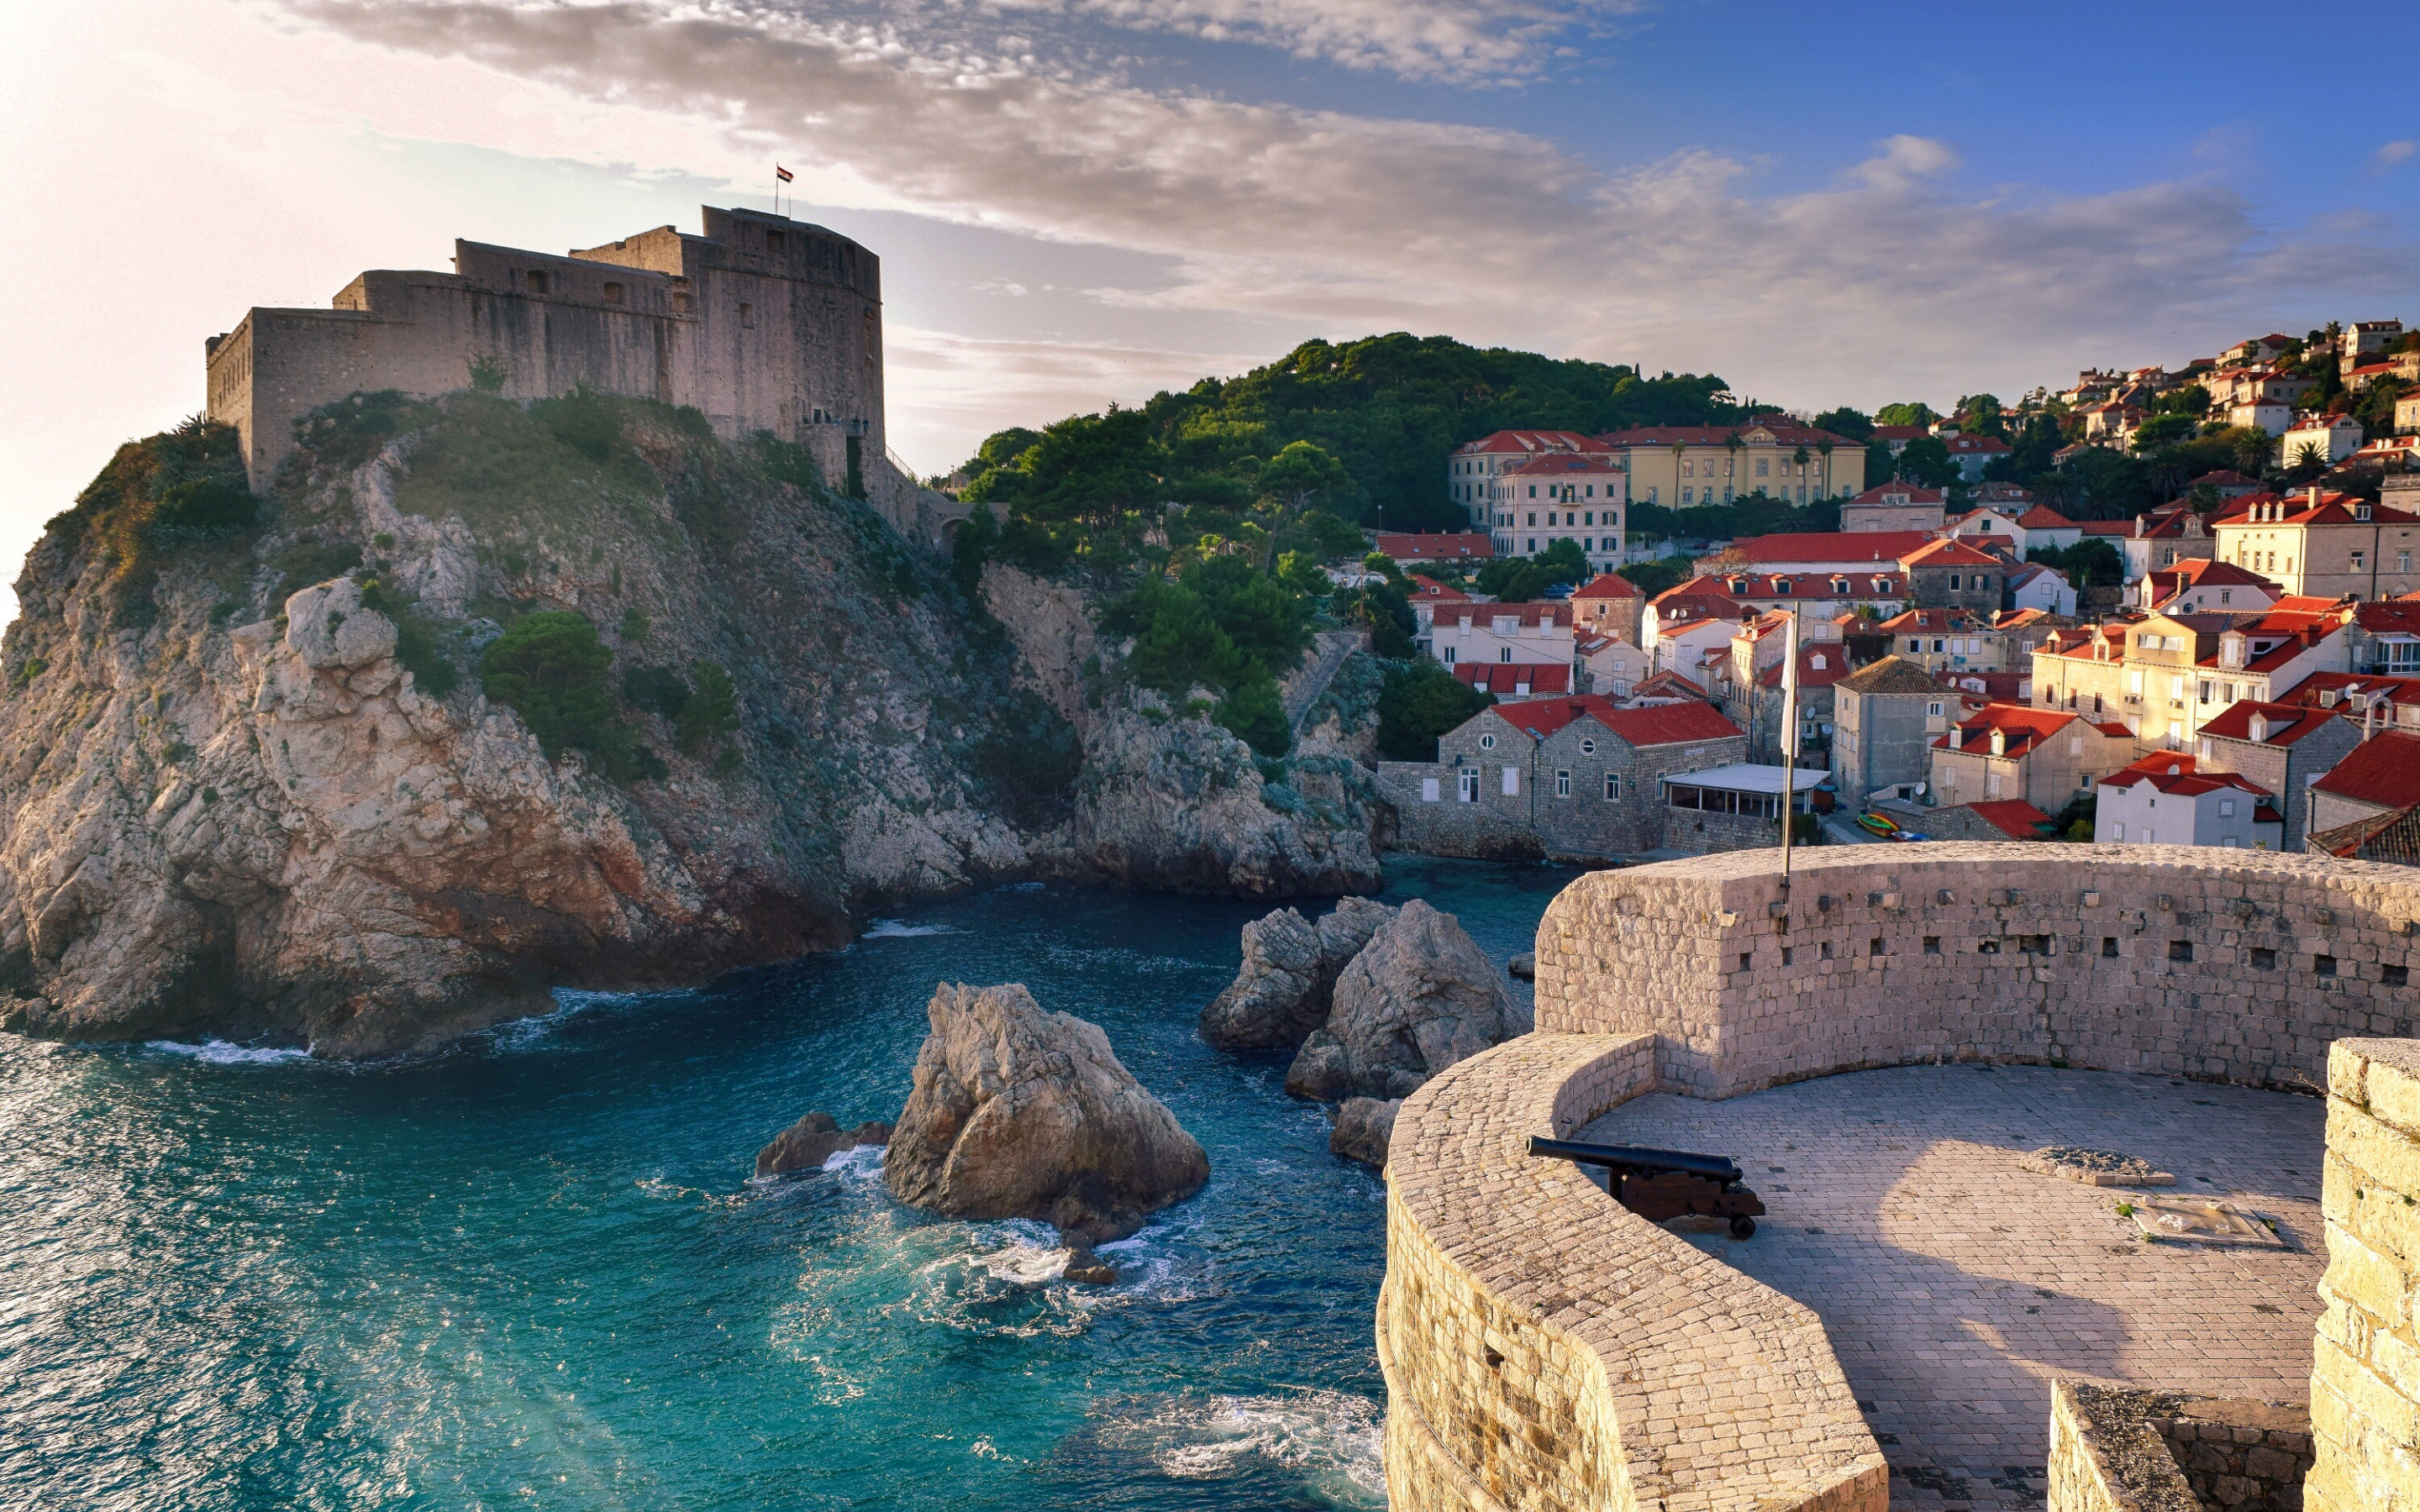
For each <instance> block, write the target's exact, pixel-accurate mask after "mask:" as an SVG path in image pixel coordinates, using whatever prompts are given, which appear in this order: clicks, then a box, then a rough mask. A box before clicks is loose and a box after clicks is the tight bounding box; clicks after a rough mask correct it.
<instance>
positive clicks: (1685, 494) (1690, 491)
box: [1681, 488, 1714, 504]
mask: <svg viewBox="0 0 2420 1512" xmlns="http://www.w3.org/2000/svg"><path fill="white" fill-rule="evenodd" d="M1697 491H1698V490H1696V489H1695V488H1683V489H1682V490H1681V502H1683V503H1684V504H1685V503H1690V502H1693V498H1692V496H1693V495H1695V494H1696V493H1697ZM1706 491H1707V492H1708V493H1712V492H1713V491H1714V490H1713V489H1711V488H1709V489H1707V490H1706Z"/></svg>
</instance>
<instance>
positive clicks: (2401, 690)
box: [2280, 672, 2420, 718]
mask: <svg viewBox="0 0 2420 1512" xmlns="http://www.w3.org/2000/svg"><path fill="white" fill-rule="evenodd" d="M2321 693H2335V694H2336V695H2337V702H2336V712H2337V713H2339V714H2343V715H2345V716H2346V717H2348V718H2357V717H2359V715H2360V712H2361V711H2360V705H2359V703H2355V702H2353V700H2355V699H2356V698H2357V699H2359V700H2360V702H2362V703H2366V702H2369V701H2371V700H2373V699H2376V698H2378V697H2379V696H2381V695H2383V696H2384V697H2385V700H2386V703H2387V706H2388V707H2390V708H2410V707H2414V706H2420V677H2383V676H2376V675H2372V674H2369V673H2366V672H2313V673H2312V674H2311V675H2310V676H2308V677H2305V678H2304V679H2303V680H2302V681H2301V682H2299V683H2296V684H2295V685H2294V686H2293V687H2289V688H2288V689H2287V690H2286V691H2285V693H2284V694H2283V695H2281V697H2280V702H2287V703H2305V704H2309V705H2311V706H2313V707H2317V706H2318V705H2319V695H2320V694H2321Z"/></svg>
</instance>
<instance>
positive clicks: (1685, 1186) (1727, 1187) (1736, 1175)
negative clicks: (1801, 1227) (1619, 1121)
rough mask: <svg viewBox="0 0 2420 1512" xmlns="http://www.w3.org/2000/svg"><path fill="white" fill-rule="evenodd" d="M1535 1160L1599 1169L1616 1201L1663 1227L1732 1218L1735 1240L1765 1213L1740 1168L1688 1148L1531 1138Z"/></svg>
mask: <svg viewBox="0 0 2420 1512" xmlns="http://www.w3.org/2000/svg"><path fill="white" fill-rule="evenodd" d="M1529 1153H1530V1155H1531V1156H1532V1157H1546V1158H1550V1159H1554V1160H1567V1161H1570V1162H1572V1163H1573V1164H1575V1165H1595V1166H1599V1167H1601V1168H1603V1169H1604V1170H1605V1172H1606V1181H1605V1182H1604V1183H1602V1184H1604V1185H1605V1187H1606V1191H1608V1192H1610V1193H1612V1194H1613V1198H1614V1200H1615V1201H1617V1202H1619V1203H1621V1205H1622V1206H1623V1207H1625V1208H1628V1209H1629V1210H1630V1211H1633V1212H1635V1213H1637V1214H1638V1216H1640V1217H1641V1218H1644V1219H1646V1220H1647V1221H1648V1222H1649V1223H1653V1224H1660V1223H1662V1222H1664V1221H1665V1220H1666V1219H1668V1218H1685V1217H1692V1216H1696V1217H1709V1218H1728V1219H1730V1225H1731V1237H1732V1238H1733V1239H1745V1238H1747V1237H1748V1236H1749V1235H1750V1234H1753V1233H1755V1232H1756V1221H1757V1219H1758V1218H1759V1217H1761V1215H1762V1214H1763V1212H1764V1204H1763V1203H1762V1202H1761V1201H1760V1200H1759V1199H1758V1197H1757V1195H1756V1194H1755V1193H1753V1192H1751V1191H1749V1190H1748V1189H1747V1188H1746V1187H1745V1186H1744V1185H1742V1184H1741V1181H1742V1176H1741V1173H1740V1168H1739V1166H1738V1165H1736V1164H1734V1163H1733V1162H1731V1161H1730V1159H1728V1158H1726V1157H1724V1156H1721V1155H1697V1154H1692V1153H1690V1152H1689V1151H1687V1150H1685V1149H1639V1148H1638V1147H1637V1146H1635V1145H1591V1144H1587V1143H1584V1142H1582V1141H1579V1140H1573V1139H1541V1138H1539V1137H1537V1136H1536V1135H1534V1134H1532V1135H1531V1136H1530V1138H1529Z"/></svg>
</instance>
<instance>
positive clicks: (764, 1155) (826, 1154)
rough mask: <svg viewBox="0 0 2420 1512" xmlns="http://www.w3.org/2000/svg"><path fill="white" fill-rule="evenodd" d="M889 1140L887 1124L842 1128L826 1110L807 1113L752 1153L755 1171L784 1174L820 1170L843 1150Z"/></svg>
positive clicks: (765, 1174)
mask: <svg viewBox="0 0 2420 1512" xmlns="http://www.w3.org/2000/svg"><path fill="white" fill-rule="evenodd" d="M890 1142H891V1125H889V1124H887V1123H881V1122H877V1121H876V1120H874V1119H868V1120H866V1121H865V1122H863V1123H861V1124H859V1125H858V1126H857V1127H856V1128H854V1129H844V1128H842V1127H841V1126H840V1120H839V1119H834V1118H833V1117H832V1116H831V1115H830V1114H829V1113H821V1112H818V1113H810V1114H808V1115H807V1116H806V1117H805V1118H803V1119H799V1121H798V1122H796V1123H794V1124H792V1125H790V1126H789V1127H788V1128H786V1129H784V1130H783V1131H782V1132H781V1133H780V1134H775V1135H774V1136H773V1138H772V1142H771V1143H769V1144H768V1145H767V1146H766V1147H765V1148H764V1149H760V1150H758V1151H757V1152H756V1174H757V1175H758V1176H760V1177H762V1176H787V1175H789V1174H790V1173H791V1172H793V1171H815V1170H821V1169H823V1164H824V1162H826V1161H828V1160H830V1159H831V1158H832V1157H833V1156H834V1155H837V1154H839V1153H840V1152H841V1151H842V1150H844V1149H858V1148H859V1147H861V1146H863V1145H887V1144H889V1143H890Z"/></svg>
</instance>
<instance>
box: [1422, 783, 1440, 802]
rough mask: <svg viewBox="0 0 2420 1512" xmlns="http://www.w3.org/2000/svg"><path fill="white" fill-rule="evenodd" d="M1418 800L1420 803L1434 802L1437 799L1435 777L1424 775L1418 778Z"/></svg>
mask: <svg viewBox="0 0 2420 1512" xmlns="http://www.w3.org/2000/svg"><path fill="white" fill-rule="evenodd" d="M1420 801H1421V802H1422V803H1435V802H1436V801H1437V779H1435V778H1433V777H1424V778H1421V779H1420Z"/></svg>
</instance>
